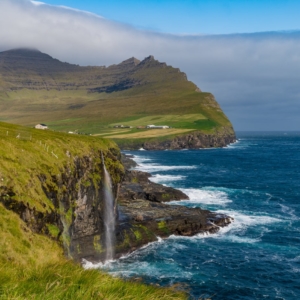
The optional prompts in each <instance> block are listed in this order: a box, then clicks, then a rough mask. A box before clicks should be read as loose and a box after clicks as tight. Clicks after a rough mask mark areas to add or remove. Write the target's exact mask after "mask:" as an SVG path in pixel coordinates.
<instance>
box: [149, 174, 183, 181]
mask: <svg viewBox="0 0 300 300" xmlns="http://www.w3.org/2000/svg"><path fill="white" fill-rule="evenodd" d="M185 178H186V176H182V175H160V174H156V175H153V176H152V177H150V178H149V179H150V181H152V182H155V183H162V182H172V181H178V180H184V179H185Z"/></svg>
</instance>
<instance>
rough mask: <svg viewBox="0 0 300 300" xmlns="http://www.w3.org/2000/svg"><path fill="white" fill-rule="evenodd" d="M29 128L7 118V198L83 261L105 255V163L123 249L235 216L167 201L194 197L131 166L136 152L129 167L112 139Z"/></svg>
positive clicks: (3, 165) (0, 182)
mask: <svg viewBox="0 0 300 300" xmlns="http://www.w3.org/2000/svg"><path fill="white" fill-rule="evenodd" d="M22 130H24V128H21V127H17V126H13V125H4V123H1V122H0V135H1V140H0V141H1V148H0V153H1V160H0V203H2V204H3V205H4V207H5V208H6V209H7V210H11V211H13V212H15V213H16V215H15V216H16V218H17V217H19V218H21V219H22V220H23V221H24V222H25V224H26V226H27V228H26V230H27V231H32V232H35V233H39V234H43V235H46V236H48V237H49V238H51V239H54V240H57V241H58V242H59V243H60V244H61V245H62V246H63V248H64V250H65V253H66V255H68V256H69V257H71V258H73V259H74V260H76V261H81V260H82V259H83V258H85V259H87V260H90V261H99V260H104V259H105V257H106V248H105V230H104V197H105V196H104V195H105V194H104V189H105V187H106V185H105V184H104V169H103V163H104V164H105V166H106V168H107V170H108V172H109V174H110V176H111V179H112V186H111V189H112V193H113V197H114V199H118V203H116V205H115V215H114V218H115V221H116V230H115V240H116V243H115V250H116V251H115V254H116V257H120V256H121V255H122V254H124V253H128V252H131V251H133V250H135V249H137V248H138V247H141V246H143V245H145V244H147V243H149V242H152V241H155V240H157V236H159V237H168V236H169V235H171V234H177V235H187V236H190V235H194V234H197V233H201V232H202V233H204V232H211V233H214V232H216V231H218V230H219V227H220V226H221V227H222V226H226V225H227V224H229V223H230V222H231V218H230V217H228V216H225V215H220V214H214V213H212V212H210V211H207V210H201V209H193V208H186V207H183V206H175V205H167V204H164V203H163V202H167V201H170V200H174V199H177V200H181V199H188V197H187V195H185V194H184V193H182V192H181V191H178V190H176V189H173V188H170V187H165V186H162V185H159V184H156V183H152V182H151V181H150V180H149V177H150V176H151V175H150V174H147V173H144V172H138V171H134V170H130V169H129V168H130V167H132V166H133V165H134V162H133V161H131V160H130V159H129V158H124V159H123V163H124V164H125V167H126V169H125V170H124V167H123V165H122V164H121V155H120V151H119V149H118V148H117V147H116V145H115V144H114V143H112V142H109V141H107V140H99V139H95V138H91V137H89V138H86V137H81V136H70V135H66V134H60V133H53V132H42V131H39V130H34V129H26V132H22ZM14 132H18V135H17V138H16V137H15V134H14ZM25 133H26V134H27V136H26V135H25ZM22 137H23V138H22ZM66 141H67V144H66ZM41 147H42V150H41ZM49 147H50V149H52V150H51V151H49ZM53 149H55V151H54V150H53ZM102 153H103V159H102V157H101V154H102ZM0 234H1V228H0Z"/></svg>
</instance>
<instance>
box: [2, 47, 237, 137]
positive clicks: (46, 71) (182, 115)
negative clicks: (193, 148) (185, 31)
mask: <svg viewBox="0 0 300 300" xmlns="http://www.w3.org/2000/svg"><path fill="white" fill-rule="evenodd" d="M0 120H2V121H9V122H12V123H16V124H22V125H28V126H33V125H35V124H36V123H40V122H42V123H47V125H49V126H51V128H52V129H56V130H66V131H69V130H71V131H74V130H79V131H81V132H84V133H91V134H100V135H107V136H112V137H113V138H114V139H115V140H116V141H118V142H120V141H121V140H124V139H125V140H126V139H136V138H137V136H136V131H137V129H135V128H133V129H130V130H126V134H125V135H124V133H125V132H123V131H122V129H121V131H120V130H119V131H118V132H116V130H115V129H114V128H113V126H114V125H116V124H122V125H128V126H133V127H136V126H145V125H148V122H153V123H154V124H156V125H169V126H172V127H173V128H175V129H177V131H176V135H178V134H185V133H186V132H187V130H188V131H196V130H198V131H201V132H203V133H209V134H213V133H214V132H215V130H219V129H221V128H228V131H230V132H231V133H232V134H234V133H233V129H232V126H231V123H230V121H229V120H228V119H227V117H226V116H225V114H224V113H223V112H222V110H221V108H220V107H219V105H218V103H217V102H216V101H215V99H214V97H213V96H212V95H211V94H210V93H204V92H201V91H200V90H199V89H198V88H197V86H196V85H195V84H193V83H192V82H190V81H188V80H187V78H186V75H185V74H184V73H182V72H180V70H179V69H176V68H173V67H170V66H167V65H166V64H165V63H160V62H158V61H157V60H155V59H154V58H153V57H152V56H149V57H147V58H146V59H144V60H143V61H139V60H137V59H135V58H131V59H128V60H126V61H124V62H122V63H120V64H118V65H112V66H109V67H80V66H77V65H71V64H67V63H62V62H59V61H58V60H56V59H53V58H51V57H50V56H48V55H47V54H43V53H41V52H39V51H36V50H28V49H19V50H11V51H6V52H2V53H0ZM161 122H162V123H161ZM139 130H140V132H143V134H142V135H143V137H144V138H146V139H147V138H148V137H149V138H150V137H151V135H152V134H153V133H150V132H149V131H148V130H144V129H139ZM149 134H150V136H149ZM117 135H120V136H117ZM160 135H161V136H160V137H161V138H162V136H163V137H165V138H167V137H173V136H174V132H171V131H168V130H165V131H164V133H163V134H162V133H161V134H160ZM138 136H139V135H138Z"/></svg>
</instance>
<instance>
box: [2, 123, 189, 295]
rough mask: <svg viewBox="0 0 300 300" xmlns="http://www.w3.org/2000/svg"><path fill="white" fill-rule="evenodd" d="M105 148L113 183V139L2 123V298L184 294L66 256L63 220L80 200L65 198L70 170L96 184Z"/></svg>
mask: <svg viewBox="0 0 300 300" xmlns="http://www.w3.org/2000/svg"><path fill="white" fill-rule="evenodd" d="M100 151H102V152H103V154H104V157H105V163H106V165H107V168H108V170H109V172H110V174H111V175H112V179H113V182H114V185H115V184H116V183H118V182H119V181H120V176H121V175H122V172H123V167H122V165H121V164H120V162H119V161H118V160H116V159H113V158H114V157H115V156H118V155H119V150H118V148H117V147H116V144H115V143H113V142H111V141H109V140H104V139H99V138H94V137H86V136H79V135H69V134H63V133H55V132H51V131H41V130H36V129H30V128H26V127H21V126H17V125H10V124H7V123H2V122H0V299H49V300H50V299H51V300H52V299H111V300H114V299H186V296H185V295H184V294H183V293H180V292H176V291H172V290H170V289H160V288H154V287H151V286H146V285H143V284H140V283H134V282H124V281H122V280H120V279H116V278H112V277H110V276H108V275H106V274H104V273H100V272H99V271H84V270H83V269H82V268H81V266H79V265H76V264H74V263H73V262H72V261H70V260H68V259H67V258H66V257H65V255H64V250H63V247H62V245H63V243H65V244H67V243H68V239H67V236H66V235H65V231H64V232H62V228H60V225H59V224H60V223H61V222H60V221H59V220H60V219H63V220H64V222H66V223H67V224H68V222H70V219H72V218H73V219H74V217H75V216H74V215H72V211H73V210H72V209H73V208H72V207H71V208H68V207H67V206H66V204H67V203H73V204H74V203H75V202H72V201H71V200H72V199H69V198H68V197H67V196H69V197H70V195H72V194H71V193H70V192H68V191H67V189H68V187H67V185H66V184H67V181H68V180H69V178H68V174H72V173H74V174H73V177H74V178H81V180H80V184H81V185H82V186H87V185H91V184H94V185H97V184H99V181H100V180H101V172H98V169H97V166H98V165H99V160H100V159H101V158H100V155H99V153H100ZM80 159H81V160H80ZM80 161H81V162H86V163H87V165H90V164H93V165H94V166H95V167H94V169H89V170H87V171H88V172H86V173H85V172H84V171H85V170H84V169H83V167H84V166H83V165H82V166H81V167H80V166H79V167H80V168H78V166H77V169H76V164H78V163H79V162H80ZM79 173H81V174H79ZM85 174H87V175H86V176H85ZM80 176H81V177H80ZM55 182H60V184H58V185H54V183H55ZM49 186H50V187H51V186H52V187H53V189H52V190H47V187H49ZM74 189H75V190H76V189H77V190H79V189H80V187H79V186H75V187H74ZM54 192H55V193H54ZM54 194H56V195H60V196H61V197H60V198H61V199H62V202H60V203H56V200H55V199H56V198H55V197H54ZM51 199H52V200H51ZM61 225H62V224H61ZM65 226H67V225H65V224H64V227H65ZM65 253H66V251H65Z"/></svg>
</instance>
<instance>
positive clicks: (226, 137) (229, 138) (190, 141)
mask: <svg viewBox="0 0 300 300" xmlns="http://www.w3.org/2000/svg"><path fill="white" fill-rule="evenodd" d="M235 141H236V137H235V134H234V133H233V132H230V131H229V132H226V130H225V131H224V132H222V133H215V134H205V133H202V132H199V131H195V132H192V133H190V134H186V135H182V136H177V137H175V138H173V139H170V140H166V141H147V142H145V143H144V144H143V145H142V147H143V148H144V149H145V150H165V149H170V150H181V149H201V148H220V147H226V146H228V145H229V144H231V143H234V142H235Z"/></svg>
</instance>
